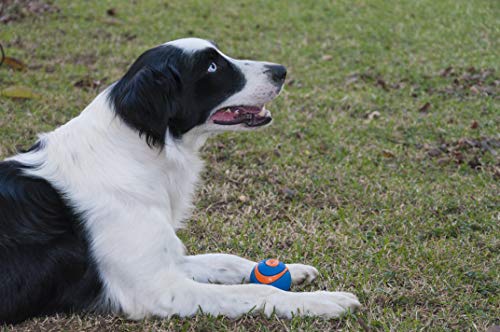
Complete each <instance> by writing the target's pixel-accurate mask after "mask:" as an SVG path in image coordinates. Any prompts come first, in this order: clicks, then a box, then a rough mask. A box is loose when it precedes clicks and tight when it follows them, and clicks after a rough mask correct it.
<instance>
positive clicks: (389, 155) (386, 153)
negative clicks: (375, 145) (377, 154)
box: [382, 150, 396, 158]
mask: <svg viewBox="0 0 500 332" xmlns="http://www.w3.org/2000/svg"><path fill="white" fill-rule="evenodd" d="M382 155H383V156H384V157H385V158H394V157H396V155H395V154H394V153H392V152H391V151H389V150H382Z"/></svg>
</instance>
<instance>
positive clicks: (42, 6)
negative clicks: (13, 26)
mask: <svg viewBox="0 0 500 332" xmlns="http://www.w3.org/2000/svg"><path fill="white" fill-rule="evenodd" d="M57 12H59V8H58V7H57V6H55V5H54V4H53V3H52V2H51V1H43V0H2V1H1V2H0V23H3V24H8V23H10V22H15V21H20V20H22V19H24V18H25V17H29V16H38V15H43V14H46V13H57Z"/></svg>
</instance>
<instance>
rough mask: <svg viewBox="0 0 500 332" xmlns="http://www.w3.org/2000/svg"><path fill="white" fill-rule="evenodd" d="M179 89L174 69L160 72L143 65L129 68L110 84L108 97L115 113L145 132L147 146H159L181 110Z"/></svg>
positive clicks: (178, 81) (164, 69) (170, 68)
mask: <svg viewBox="0 0 500 332" xmlns="http://www.w3.org/2000/svg"><path fill="white" fill-rule="evenodd" d="M180 90H181V82H180V77H179V74H178V73H177V71H176V70H175V68H173V67H172V66H166V67H165V68H163V69H162V70H161V71H160V70H157V69H153V68H150V67H148V66H145V67H142V68H141V69H139V70H137V71H136V72H135V73H132V72H130V71H129V73H127V75H125V76H124V77H123V78H122V79H121V80H120V81H118V82H117V83H116V84H115V85H114V86H113V88H112V90H111V93H110V96H109V98H110V101H111V103H112V104H113V106H114V108H115V112H116V114H117V115H118V116H119V117H120V118H121V119H122V120H123V121H125V123H127V124H128V125H129V126H131V127H132V128H134V129H136V130H137V131H138V132H139V135H140V136H143V135H144V137H145V138H146V142H147V144H148V145H149V146H150V147H158V148H162V147H163V146H164V144H165V134H166V132H167V128H168V127H169V123H170V122H171V120H172V119H173V118H175V116H176V115H178V114H180V112H181V109H180V108H181V104H180V101H179V100H178V96H179V95H180Z"/></svg>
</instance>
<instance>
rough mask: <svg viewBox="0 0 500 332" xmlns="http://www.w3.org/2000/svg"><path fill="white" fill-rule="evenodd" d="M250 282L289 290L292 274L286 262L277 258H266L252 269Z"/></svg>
mask: <svg viewBox="0 0 500 332" xmlns="http://www.w3.org/2000/svg"><path fill="white" fill-rule="evenodd" d="M250 282H251V283H253V284H264V285H270V286H274V287H277V288H279V289H282V290H285V291H288V290H290V286H291V285H292V275H291V274H290V271H289V270H288V267H287V266H286V265H285V263H283V262H280V261H279V260H277V259H264V260H262V261H260V262H259V263H257V265H255V267H254V268H253V269H252V272H251V273H250Z"/></svg>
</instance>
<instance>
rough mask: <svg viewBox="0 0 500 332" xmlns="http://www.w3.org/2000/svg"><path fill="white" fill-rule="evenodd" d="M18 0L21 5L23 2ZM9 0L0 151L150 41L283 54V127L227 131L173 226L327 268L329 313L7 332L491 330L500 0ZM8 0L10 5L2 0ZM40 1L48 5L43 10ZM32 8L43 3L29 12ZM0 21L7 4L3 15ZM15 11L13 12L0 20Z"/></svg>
mask: <svg viewBox="0 0 500 332" xmlns="http://www.w3.org/2000/svg"><path fill="white" fill-rule="evenodd" d="M26 1H27V0H26ZM26 1H19V0H18V1H14V0H8V1H7V2H6V4H7V7H6V8H5V7H4V8H3V11H4V12H3V15H10V16H8V19H5V21H6V22H4V23H0V43H1V44H2V45H3V48H4V49H5V52H6V55H7V56H10V57H14V58H16V59H19V60H21V61H23V62H24V63H25V64H26V67H27V68H26V69H25V70H22V71H21V70H13V69H11V68H9V67H8V66H6V65H5V64H4V65H3V66H2V67H0V91H3V90H5V89H6V88H9V87H12V86H24V87H26V88H29V89H31V90H32V91H33V92H34V93H36V94H37V95H38V98H31V99H22V100H21V99H13V98H8V97H5V96H1V95H0V158H5V157H7V156H9V155H11V154H13V153H15V151H16V148H19V147H27V146H29V145H30V144H31V143H33V142H34V140H35V138H36V134H37V133H39V132H43V131H49V130H52V129H53V128H55V127H57V126H59V125H61V124H63V123H65V122H66V121H68V120H69V119H71V118H72V117H74V116H76V115H77V114H78V113H79V112H80V111H81V110H82V109H83V108H84V107H85V106H86V105H87V104H88V103H89V102H90V101H91V100H92V99H93V98H94V97H95V96H96V95H97V93H98V91H99V90H100V89H102V88H104V87H105V86H106V85H108V84H110V83H112V82H113V81H114V80H117V79H119V78H120V76H121V75H123V73H124V72H125V70H126V69H127V66H129V65H130V64H131V62H132V61H133V60H134V59H135V58H136V57H137V56H139V55H140V54H141V52H143V51H145V50H146V49H148V48H150V47H152V46H155V45H157V44H160V43H163V42H165V41H168V40H172V39H176V38H179V37H185V36H198V37H202V38H208V39H212V40H215V41H216V42H217V43H218V44H219V46H220V47H221V49H222V50H223V51H224V52H225V53H227V54H229V55H232V56H234V57H247V58H252V59H258V60H268V61H273V62H278V63H282V64H284V65H286V66H287V68H288V72H289V75H288V79H287V84H286V88H285V90H284V91H283V93H282V95H281V97H279V98H278V99H277V100H276V102H274V103H273V104H272V105H269V108H270V109H271V110H272V111H273V115H274V116H275V122H274V124H273V126H272V127H270V128H268V129H266V130H264V131H259V132H255V133H251V134H234V133H233V134H226V135H222V136H219V137H216V138H213V139H211V140H210V141H209V142H208V144H207V145H206V146H205V148H204V149H203V156H204V159H205V160H206V161H207V168H206V171H205V173H204V184H203V185H202V186H201V188H200V190H199V191H198V195H197V198H196V210H195V212H194V214H193V216H192V217H191V219H190V220H189V222H188V224H187V227H186V229H185V230H183V231H181V234H180V236H181V238H182V239H183V241H184V242H185V244H186V247H187V250H188V252H189V253H191V254H196V253H205V252H228V253H233V254H237V255H241V256H244V257H247V258H250V259H254V260H260V259H262V258H265V257H278V258H280V259H281V260H283V261H285V262H302V263H306V264H310V265H314V266H316V267H317V268H318V269H319V271H320V273H321V276H320V277H319V279H318V280H317V281H315V282H314V283H313V284H311V285H307V286H302V287H298V288H296V289H294V290H296V291H303V290H318V289H329V290H344V291H350V292H353V293H355V294H357V295H358V296H359V298H360V301H361V303H362V304H363V308H362V309H361V310H360V311H359V312H357V313H356V314H350V315H348V316H346V317H343V318H340V319H337V320H322V319H312V318H308V319H302V318H297V317H296V318H294V319H292V320H291V321H287V320H281V319H278V318H276V317H272V318H270V319H268V318H265V317H263V316H256V317H255V316H254V317H252V316H247V317H243V318H242V319H238V320H230V319H227V318H223V317H207V316H203V315H198V316H196V317H194V318H192V319H179V318H173V319H170V320H161V319H148V320H145V321H140V322H133V321H127V320H125V319H122V318H113V317H107V316H106V317H103V316H92V315H91V316H85V317H84V316H71V317H65V316H59V317H49V318H39V319H35V320H31V321H27V322H25V323H23V324H21V325H18V326H15V327H12V326H6V327H3V328H2V327H0V328H2V329H4V330H5V331H14V330H25V331H28V330H29V331H35V330H43V331H45V330H50V329H52V330H67V331H72V330H75V331H76V330H94V331H103V330H109V331H146V330H182V331H211V330H228V331H234V330H241V331H243V330H248V331H260V330H262V331H279V330H307V331H309V330H311V331H314V330H318V331H325V330H328V329H337V330H342V331H368V330H372V331H376V330H385V331H417V330H432V331H449V330H457V331H469V330H470V331H486V329H487V328H488V327H490V326H492V325H500V296H499V291H500V277H499V275H500V271H499V266H500V255H499V252H500V237H499V234H500V229H499V224H500V209H499V205H500V204H499V203H500V200H499V193H500V190H499V189H500V188H499V181H500V157H499V153H500V151H499V147H500V134H499V133H500V131H499V127H500V126H499V122H500V19H499V17H500V2H498V1H494V0H473V1H471V0H469V1H467V0H440V1H436V0H433V1H431V0H419V1H416V0H403V1H383V0H370V1H368V0H365V1H362V0H356V1H352V0H336V1H330V0H329V1H323V0H309V1H263V0H262V1H251V2H250V1H240V0H238V1H195V0H182V1H180V0H179V1H159V0H158V1H155V0H143V1H128V2H125V1H69V0H58V1H53V2H46V1H45V2H43V1H42V0H38V1H27V2H29V3H30V4H31V7H29V8H30V9H29V10H28V9H24V10H23V9H20V7H19V6H18V5H17V6H16V3H23V2H26ZM9 4H10V5H9ZM42 4H46V6H42ZM37 6H38V7H37ZM1 16H2V15H0V17H1ZM4 17H5V16H4Z"/></svg>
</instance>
